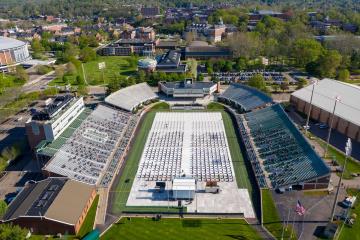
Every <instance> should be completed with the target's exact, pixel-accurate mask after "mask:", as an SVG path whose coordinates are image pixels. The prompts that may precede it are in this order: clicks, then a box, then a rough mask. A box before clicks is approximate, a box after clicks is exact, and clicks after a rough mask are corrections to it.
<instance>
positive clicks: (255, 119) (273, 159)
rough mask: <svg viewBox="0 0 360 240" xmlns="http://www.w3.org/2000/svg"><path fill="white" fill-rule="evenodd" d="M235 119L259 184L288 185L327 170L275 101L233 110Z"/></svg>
mask: <svg viewBox="0 0 360 240" xmlns="http://www.w3.org/2000/svg"><path fill="white" fill-rule="evenodd" d="M237 123H238V125H239V129H240V133H241V135H242V138H243V140H244V144H245V147H246V149H247V154H248V157H249V160H250V161H251V163H252V166H253V169H254V172H255V175H256V177H257V179H258V183H259V185H260V187H263V188H266V187H270V188H271V187H272V188H278V187H283V186H291V185H296V184H301V183H304V182H309V181H312V180H314V179H317V178H320V177H323V176H326V175H328V174H329V173H330V172H329V168H328V167H327V166H326V165H325V163H324V162H323V160H322V159H321V158H320V157H319V156H318V155H317V154H316V152H315V151H314V150H313V148H312V147H311V145H310V144H309V143H308V142H307V140H306V139H305V138H304V136H303V135H302V134H301V133H300V131H299V130H298V129H297V128H296V126H295V125H294V124H293V123H292V122H291V120H290V119H289V118H288V116H287V115H286V113H285V112H284V110H283V109H282V107H281V106H280V105H279V104H276V105H273V106H271V107H267V108H264V109H260V110H257V111H254V112H250V113H246V114H244V115H239V114H237ZM265 176H266V177H265ZM267 177H268V178H267ZM267 179H268V181H267Z"/></svg>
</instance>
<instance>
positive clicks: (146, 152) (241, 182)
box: [28, 82, 330, 224]
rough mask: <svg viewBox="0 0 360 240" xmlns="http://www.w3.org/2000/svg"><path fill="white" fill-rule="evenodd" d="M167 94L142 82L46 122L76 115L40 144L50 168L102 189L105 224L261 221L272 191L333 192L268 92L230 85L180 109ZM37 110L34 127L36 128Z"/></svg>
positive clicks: (323, 168)
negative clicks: (116, 220)
mask: <svg viewBox="0 0 360 240" xmlns="http://www.w3.org/2000/svg"><path fill="white" fill-rule="evenodd" d="M161 84H165V85H166V86H170V85H171V84H166V83H163V82H162V83H161ZM209 84H214V83H209ZM209 86H210V85H209ZM214 86H215V87H217V89H220V88H219V85H218V84H214ZM197 87H198V88H199V91H204V86H203V85H201V84H193V85H191V90H192V91H193V90H194V88H197ZM195 90H196V89H195ZM161 91H163V89H159V88H151V87H150V86H149V85H147V84H146V83H140V84H136V85H133V86H130V87H127V88H123V89H120V90H119V91H117V92H115V93H112V94H110V95H109V96H108V97H106V98H105V101H104V102H102V103H100V104H98V105H97V106H96V107H93V108H88V107H86V106H83V105H81V108H79V110H78V113H77V114H76V115H74V117H72V118H71V119H70V120H69V119H67V118H62V117H60V116H58V114H68V113H67V111H68V109H72V108H73V105H74V103H75V102H77V101H80V102H81V99H79V100H76V99H75V100H73V101H68V102H66V103H64V104H63V105H61V111H55V112H56V113H54V114H52V115H51V118H50V119H46V120H45V121H46V122H47V123H48V122H50V123H52V122H55V121H56V122H58V121H62V119H67V120H66V125H64V126H66V127H65V128H64V129H62V131H61V132H59V133H58V134H56V135H54V139H52V140H47V139H45V140H42V141H40V142H38V143H37V146H36V148H35V154H36V155H37V159H38V160H40V161H41V162H44V166H43V172H44V173H46V174H47V175H48V176H49V177H59V176H60V177H68V178H69V179H71V180H76V181H79V182H82V183H85V184H88V185H91V186H95V188H96V189H97V191H98V192H100V193H101V195H102V196H100V199H103V200H100V201H102V204H101V207H100V208H101V209H102V210H98V214H100V216H99V217H98V218H99V219H103V223H104V224H105V223H106V222H107V221H108V220H109V217H110V218H111V219H113V217H114V216H118V217H120V216H123V214H149V213H152V214H159V213H167V214H179V213H180V212H181V214H199V215H204V216H209V215H211V216H224V215H225V216H232V217H236V218H244V219H256V218H257V219H261V217H260V216H261V211H262V210H261V202H260V201H261V200H259V199H261V194H262V190H263V189H265V190H277V189H279V188H284V189H299V190H314V189H327V187H328V185H329V182H330V169H329V167H328V166H327V165H326V164H325V163H324V161H323V160H322V158H321V157H319V155H318V154H317V153H316V152H315V151H314V149H313V148H312V146H311V145H310V143H309V142H308V141H307V139H306V138H305V137H304V136H303V135H302V133H301V132H300V131H299V130H298V128H297V127H296V125H295V124H294V123H293V122H292V121H291V120H290V118H289V117H288V116H287V113H286V112H285V111H284V109H283V107H282V106H281V105H280V104H277V103H274V102H273V100H272V98H271V97H269V96H267V95H266V94H264V93H262V92H260V91H258V90H256V89H254V88H252V87H249V86H246V85H243V84H239V83H231V84H230V85H229V86H227V87H225V90H223V89H222V90H221V91H210V92H209V93H207V94H201V95H198V96H196V98H201V99H202V100H204V99H205V100H206V99H207V100H208V102H207V105H204V106H203V108H201V109H199V108H197V109H195V108H194V109H192V108H184V109H179V108H175V107H174V108H172V106H171V104H173V103H172V101H169V102H167V99H171V98H173V100H174V101H182V98H180V99H179V98H178V97H177V96H175V95H167V96H164V94H163V93H161ZM209 94H210V95H212V98H209V97H208V95H209ZM162 97H165V98H163V99H162ZM75 98H76V97H75ZM66 104H68V106H67V105H66ZM50 105H51V104H50ZM51 106H52V105H51ZM47 108H49V107H47ZM47 108H45V109H43V110H42V111H41V112H42V113H43V112H46V109H47ZM52 112H54V109H52ZM36 116H38V114H35V115H34V116H33V118H34V119H33V120H31V121H30V122H29V123H28V126H29V130H32V131H35V132H36V131H39V127H34V124H35V122H36V123H38V122H39V120H38V119H37V118H36ZM64 121H65V120H64ZM58 124H60V125H61V124H62V123H61V122H60V123H58ZM41 131H42V130H40V132H41ZM30 135H31V134H28V136H30ZM33 135H34V134H33ZM38 136H40V135H38ZM38 140H39V139H38ZM99 212H100V213H99Z"/></svg>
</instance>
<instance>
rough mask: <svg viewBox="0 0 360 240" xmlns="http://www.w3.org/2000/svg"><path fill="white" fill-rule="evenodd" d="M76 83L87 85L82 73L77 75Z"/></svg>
mask: <svg viewBox="0 0 360 240" xmlns="http://www.w3.org/2000/svg"><path fill="white" fill-rule="evenodd" d="M76 85H78V86H84V85H85V81H84V79H83V78H82V77H81V76H80V75H77V76H76Z"/></svg>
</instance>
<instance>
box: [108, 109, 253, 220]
mask: <svg viewBox="0 0 360 240" xmlns="http://www.w3.org/2000/svg"><path fill="white" fill-rule="evenodd" d="M157 106H159V107H157ZM158 111H169V110H167V109H165V108H164V106H163V104H162V103H159V104H158V105H156V106H155V107H154V108H153V109H152V110H151V111H150V112H148V113H147V114H146V116H145V117H144V118H143V120H142V122H141V123H140V126H141V127H140V129H139V130H138V132H137V134H136V137H135V141H134V143H133V145H132V146H131V149H130V151H129V155H128V158H127V161H126V165H125V168H124V169H123V172H122V174H121V176H120V178H119V181H118V183H117V185H116V187H115V188H114V190H113V192H112V195H113V197H112V200H111V201H110V204H111V207H112V212H113V214H115V215H118V214H120V213H121V212H123V211H124V210H126V211H136V212H142V211H144V212H164V211H171V212H178V211H179V209H177V208H170V210H168V209H167V208H166V207H165V208H164V207H158V208H156V207H126V201H127V199H128V196H129V193H130V190H131V187H132V184H133V181H134V178H135V175H136V172H137V168H138V164H139V161H140V158H141V155H142V152H143V149H144V146H145V143H146V139H147V136H148V134H149V131H150V129H151V126H152V123H153V120H154V117H155V114H156V113H157V112H158ZM219 112H221V113H222V117H223V121H224V126H225V131H226V136H227V140H228V144H229V149H230V154H231V158H232V161H233V165H234V170H235V176H236V182H237V184H238V187H239V188H247V189H248V190H249V194H250V196H251V197H252V198H253V192H254V191H253V188H252V184H251V181H250V176H249V174H248V170H247V168H246V166H245V162H244V158H243V155H242V152H241V149H240V146H239V141H238V138H237V136H236V133H235V129H234V126H233V122H232V120H231V117H230V115H229V114H228V113H226V112H225V111H222V110H219Z"/></svg>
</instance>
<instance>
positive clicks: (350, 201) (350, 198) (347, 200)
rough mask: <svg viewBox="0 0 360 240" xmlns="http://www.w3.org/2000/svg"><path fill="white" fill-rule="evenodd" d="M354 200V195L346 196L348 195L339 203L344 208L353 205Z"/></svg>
mask: <svg viewBox="0 0 360 240" xmlns="http://www.w3.org/2000/svg"><path fill="white" fill-rule="evenodd" d="M355 201H356V197H355V196H348V197H346V198H345V199H344V200H343V201H342V202H341V205H342V206H343V207H344V208H351V207H353V206H354V204H355Z"/></svg>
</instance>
